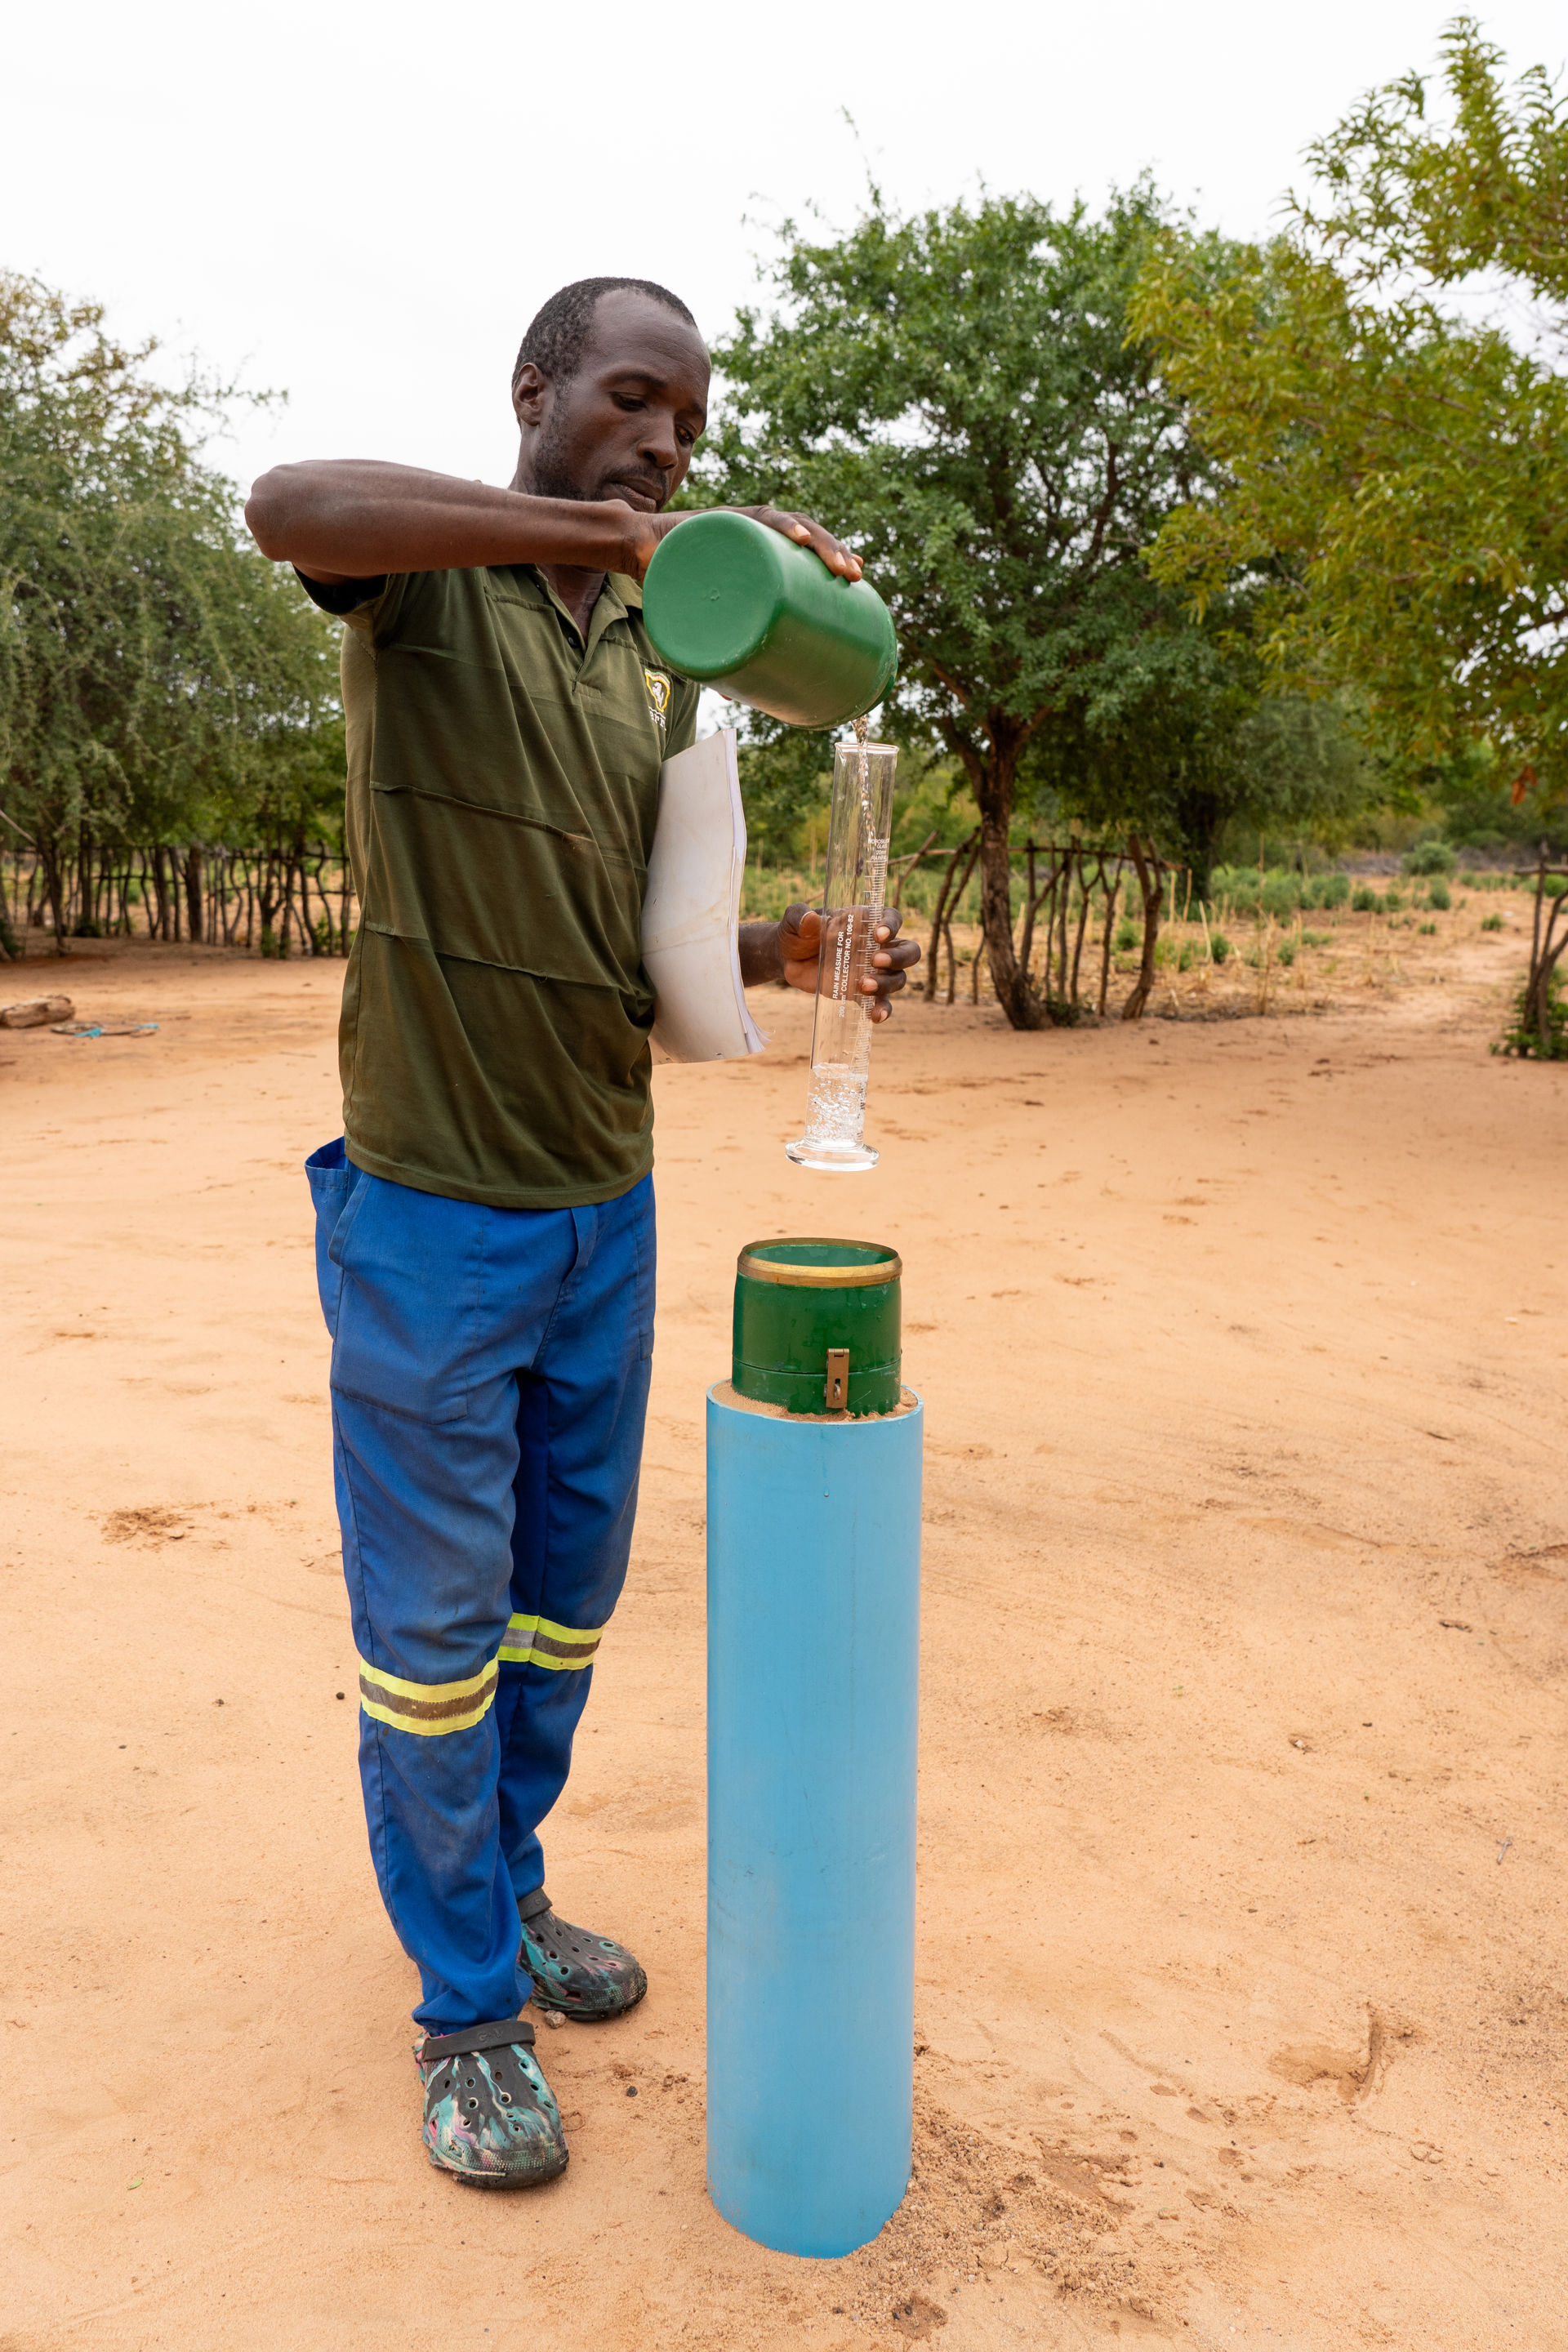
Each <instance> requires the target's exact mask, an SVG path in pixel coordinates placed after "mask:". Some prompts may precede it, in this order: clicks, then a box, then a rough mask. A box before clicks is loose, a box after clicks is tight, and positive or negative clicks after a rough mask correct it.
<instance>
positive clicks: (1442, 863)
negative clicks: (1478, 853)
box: [1399, 841, 1457, 874]
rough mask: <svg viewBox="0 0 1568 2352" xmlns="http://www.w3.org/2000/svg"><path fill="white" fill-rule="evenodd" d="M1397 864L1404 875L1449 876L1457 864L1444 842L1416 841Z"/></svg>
mask: <svg viewBox="0 0 1568 2352" xmlns="http://www.w3.org/2000/svg"><path fill="white" fill-rule="evenodd" d="M1399 862H1400V864H1401V865H1402V866H1404V868H1405V872H1406V874H1451V873H1452V872H1453V870H1454V866H1455V864H1456V863H1457V861H1456V859H1455V856H1454V853H1453V851H1452V850H1451V849H1450V848H1449V846H1448V845H1447V842H1446V841H1418V842H1417V843H1416V845H1415V848H1414V849H1407V850H1406V851H1405V856H1403V857H1402V858H1401V859H1400V861H1399Z"/></svg>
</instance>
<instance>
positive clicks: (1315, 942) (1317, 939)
mask: <svg viewBox="0 0 1568 2352" xmlns="http://www.w3.org/2000/svg"><path fill="white" fill-rule="evenodd" d="M1333 943H1334V935H1333V933H1332V931H1303V932H1302V934H1301V945H1302V946H1303V947H1304V948H1331V947H1332V946H1333Z"/></svg>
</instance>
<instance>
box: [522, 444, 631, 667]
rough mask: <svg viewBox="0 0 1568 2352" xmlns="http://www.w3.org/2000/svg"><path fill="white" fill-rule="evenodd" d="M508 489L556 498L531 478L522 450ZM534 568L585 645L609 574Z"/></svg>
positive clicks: (560, 566)
mask: <svg viewBox="0 0 1568 2352" xmlns="http://www.w3.org/2000/svg"><path fill="white" fill-rule="evenodd" d="M510 488H512V489H514V490H521V491H522V492H523V494H524V496H525V497H528V498H550V497H553V496H554V495H555V493H554V492H552V491H549V490H541V488H540V487H539V484H538V483H537V482H536V481H534V480H533V478H532V475H531V467H530V466H529V463H528V459H527V457H526V455H525V452H524V451H523V450H521V449H520V450H519V451H518V457H517V470H516V472H515V473H514V474H513V475H512V478H511V483H510ZM536 568H537V569H538V571H540V572H542V574H543V576H544V578H545V579H546V580H547V581H548V582H549V583H550V585H551V586H552V588H553V589H554V591H555V593H556V594H557V595H558V596H559V597H560V599H561V602H562V603H563V604H564V605H565V607H566V610H567V611H568V612H569V613H570V614H571V615H572V618H573V619H574V621H575V623H576V624H577V634H578V635H579V636H580V637H581V638H582V640H583V642H584V645H586V644H587V642H588V623H589V621H590V620H591V618H592V617H593V612H594V607H595V604H597V603H598V601H599V591H600V589H601V588H602V587H603V586H604V584H605V580H606V578H607V577H608V574H607V573H605V572H583V571H579V569H578V568H577V566H576V565H575V564H572V563H541V564H539V565H538V566H537V567H536Z"/></svg>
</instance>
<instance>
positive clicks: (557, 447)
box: [512, 289, 709, 514]
mask: <svg viewBox="0 0 1568 2352" xmlns="http://www.w3.org/2000/svg"><path fill="white" fill-rule="evenodd" d="M708 375H709V365H708V353H707V351H706V350H705V348H704V346H703V342H702V339H701V337H700V335H699V334H698V332H697V331H696V329H695V328H694V327H690V326H689V325H688V324H687V322H686V320H684V319H682V318H681V317H679V314H678V313H677V312H676V311H674V310H667V309H666V308H665V306H664V304H663V303H662V302H653V301H650V300H649V299H648V298H647V295H646V294H637V293H634V292H631V291H630V290H628V289H623V290H621V291H620V292H617V293H615V294H605V295H602V296H601V297H600V299H599V301H598V304H597V306H596V308H595V312H594V323H593V325H592V327H591V328H590V330H589V332H588V339H587V341H586V342H585V343H584V347H583V355H582V360H581V362H580V364H579V366H578V369H577V373H576V374H575V375H573V376H569V377H568V378H567V379H566V381H565V382H564V383H556V382H553V381H552V380H551V379H550V378H548V377H545V376H542V375H541V374H540V373H539V371H538V369H537V368H535V367H533V366H532V365H531V364H530V365H527V366H524V367H523V368H521V370H520V371H519V373H518V379H517V383H516V384H515V385H514V386H513V389H512V405H513V407H514V408H515V409H516V411H517V421H518V424H519V425H520V427H521V432H522V448H521V455H520V457H519V461H518V472H517V485H516V486H517V488H519V489H527V490H532V491H534V492H536V493H537V494H538V495H539V496H540V497H542V498H549V499H620V501H621V502H622V504H623V505H625V506H629V507H631V508H633V509H635V510H636V511H637V513H639V514H657V513H658V509H660V508H661V507H662V506H664V505H666V504H667V503H668V500H669V499H670V498H671V497H672V496H673V494H674V492H675V491H676V490H677V489H679V487H680V484H681V483H682V482H683V481H684V480H685V479H686V474H687V469H688V467H689V466H690V463H691V452H692V448H693V446H695V444H696V440H697V436H698V435H699V434H700V432H701V430H702V427H703V425H705V424H706V423H707V421H708Z"/></svg>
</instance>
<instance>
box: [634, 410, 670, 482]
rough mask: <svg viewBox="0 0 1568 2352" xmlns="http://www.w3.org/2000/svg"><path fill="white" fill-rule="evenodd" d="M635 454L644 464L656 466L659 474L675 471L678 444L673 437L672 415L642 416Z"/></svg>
mask: <svg viewBox="0 0 1568 2352" xmlns="http://www.w3.org/2000/svg"><path fill="white" fill-rule="evenodd" d="M637 454H638V456H639V457H641V458H642V460H643V462H644V464H645V465H648V466H655V467H658V471H659V472H660V473H661V474H671V473H673V472H674V471H675V464H676V459H677V458H678V457H679V454H680V445H679V442H678V441H677V439H676V437H675V419H674V417H673V416H659V415H650V416H646V417H645V418H644V420H643V432H642V439H641V442H640V444H639V446H638V451H637Z"/></svg>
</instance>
